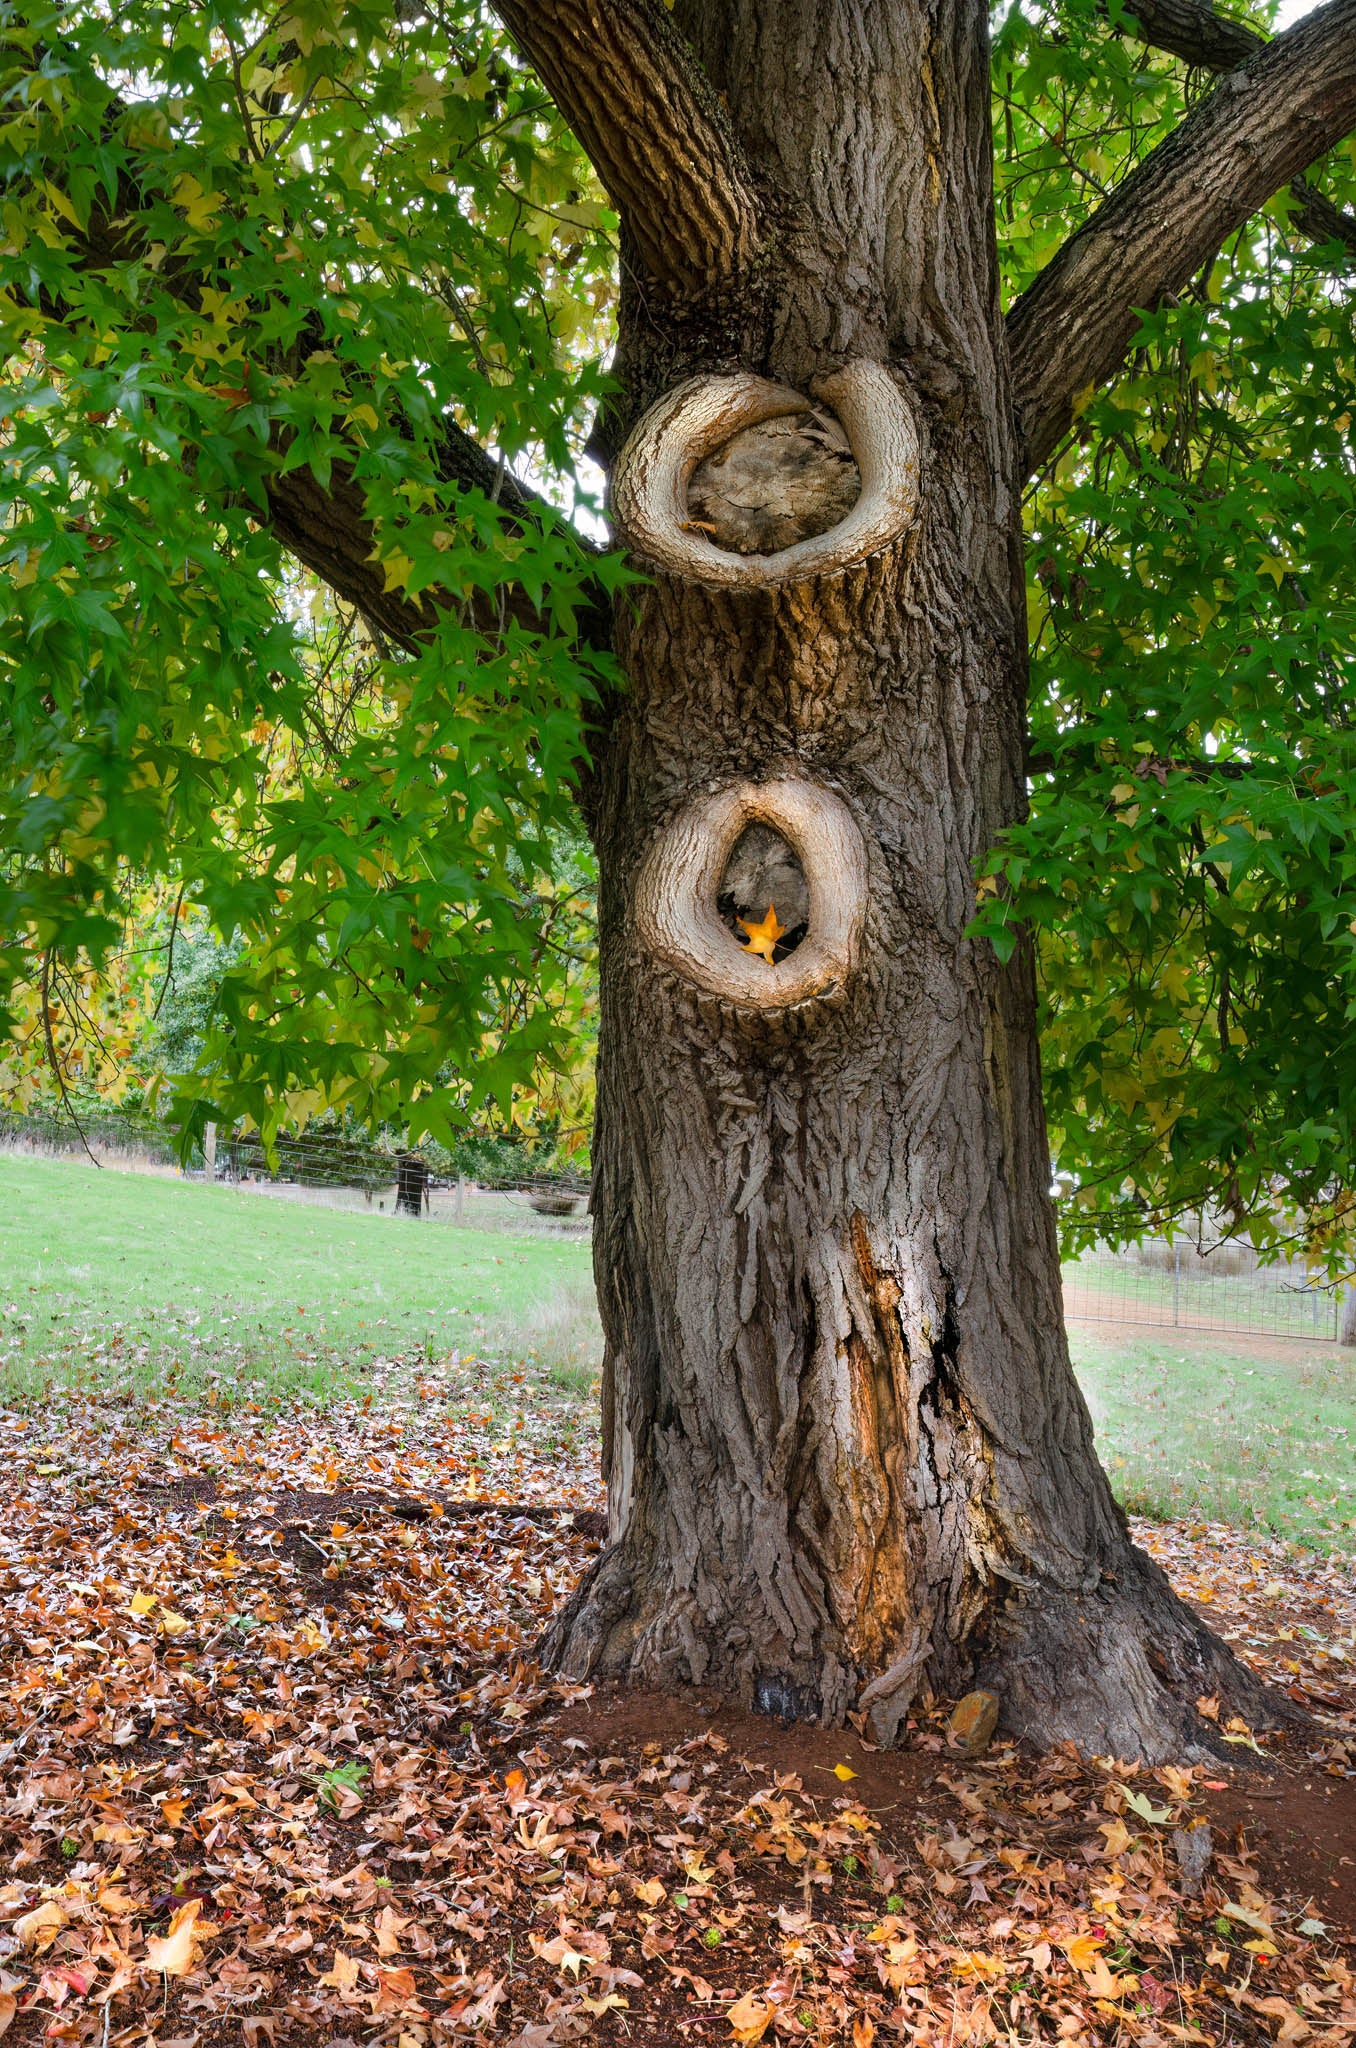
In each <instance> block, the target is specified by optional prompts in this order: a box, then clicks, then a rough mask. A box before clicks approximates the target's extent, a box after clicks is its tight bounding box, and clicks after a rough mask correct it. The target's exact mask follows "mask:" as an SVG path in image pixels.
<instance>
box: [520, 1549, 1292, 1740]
mask: <svg viewBox="0 0 1356 2048" xmlns="http://www.w3.org/2000/svg"><path fill="white" fill-rule="evenodd" d="M656 1592H657V1588H656V1587H655V1585H654V1580H653V1570H652V1566H650V1564H649V1561H648V1560H647V1561H642V1560H640V1559H639V1558H638V1557H637V1556H635V1555H630V1556H628V1555H627V1551H626V1546H625V1545H616V1546H614V1547H613V1548H611V1549H609V1550H605V1551H604V1552H603V1553H602V1555H601V1556H600V1557H599V1558H598V1559H597V1560H596V1561H595V1563H594V1564H593V1566H592V1567H591V1568H590V1570H589V1571H588V1573H587V1574H586V1575H585V1577H584V1579H583V1580H582V1581H581V1582H580V1584H579V1586H578V1587H577V1588H576V1589H575V1591H574V1593H573V1594H572V1595H571V1597H570V1599H569V1600H568V1601H567V1602H566V1604H565V1606H564V1607H563V1608H562V1609H561V1611H560V1613H559V1614H558V1615H557V1616H556V1618H555V1620H554V1621H553V1622H552V1623H551V1625H550V1627H549V1628H548V1629H547V1630H546V1632H545V1634H544V1635H543V1636H542V1638H541V1640H540V1642H539V1644H538V1655H539V1657H540V1659H541V1661H542V1663H543V1665H544V1666H545V1667H546V1668H547V1669H548V1670H551V1671H556V1672H560V1673H561V1674H562V1675H564V1676H566V1677H569V1678H571V1679H575V1680H577V1681H581V1682H582V1681H589V1680H604V1679H612V1680H621V1681H623V1682H625V1683H628V1684H631V1685H635V1686H639V1687H647V1688H657V1689H660V1690H666V1691H675V1690H678V1689H679V1688H681V1687H683V1686H686V1685H697V1686H704V1687H708V1688H712V1689H714V1690H716V1691H718V1692H724V1693H725V1694H726V1695H727V1696H728V1697H730V1698H731V1699H732V1700H735V1701H737V1702H738V1703H739V1704H740V1705H741V1706H743V1707H745V1708H752V1709H753V1710H754V1711H755V1712H759V1713H765V1714H768V1715H771V1716H773V1717H775V1718H777V1719H779V1720H782V1721H788V1722H789V1721H808V1722H818V1723H820V1724H824V1725H833V1726H841V1725H842V1724H843V1723H844V1722H846V1721H847V1720H848V1719H849V1717H851V1718H852V1719H853V1720H854V1722H855V1723H856V1725H858V1726H859V1727H862V1728H863V1729H864V1732H866V1733H867V1734H869V1735H870V1736H871V1738H872V1739H873V1740H874V1741H876V1742H877V1743H879V1744H880V1745H881V1746H883V1747H890V1746H892V1745H893V1744H894V1743H895V1742H896V1741H897V1740H898V1739H899V1735H900V1732H901V1730H902V1728H903V1726H904V1724H905V1720H906V1717H907V1715H908V1712H909V1709H910V1708H911V1706H913V1705H914V1704H915V1702H916V1701H917V1700H918V1698H919V1697H920V1696H929V1695H930V1696H936V1695H941V1696H942V1697H945V1698H954V1697H956V1696H957V1695H958V1694H959V1693H961V1692H964V1691H966V1690H967V1689H968V1688H969V1687H971V1686H975V1687H982V1688H983V1689H985V1690H986V1691H990V1692H993V1693H994V1694H996V1695H997V1697H998V1700H999V1702H1000V1727H1001V1728H1002V1730H1003V1731H1004V1732H1005V1733H1006V1734H1008V1735H1013V1736H1016V1737H1018V1738H1020V1739H1022V1740H1025V1741H1028V1742H1030V1743H1031V1744H1032V1746H1033V1747H1035V1748H1037V1749H1040V1750H1049V1749H1052V1748H1055V1747H1056V1746H1057V1745H1059V1744H1061V1743H1069V1742H1071V1743H1073V1744H1074V1745H1075V1746H1076V1747H1077V1748H1078V1749H1079V1750H1080V1751H1081V1752H1083V1753H1084V1754H1087V1755H1098V1756H1113V1757H1116V1758H1118V1759H1121V1760H1123V1761H1126V1762H1140V1763H1147V1764H1162V1763H1168V1762H1203V1761H1206V1760H1209V1759H1216V1760H1219V1759H1225V1760H1227V1761H1228V1762H1230V1763H1231V1764H1234V1765H1238V1764H1241V1763H1246V1762H1247V1760H1248V1757H1249V1754H1250V1752H1249V1749H1248V1747H1247V1744H1246V1740H1244V1741H1241V1742H1237V1743H1235V1744H1234V1745H1233V1746H1230V1747H1226V1746H1225V1744H1226V1740H1227V1732H1226V1731H1228V1727H1229V1723H1230V1722H1231V1721H1235V1720H1236V1721H1237V1722H1238V1723H1239V1724H1241V1725H1240V1728H1239V1729H1237V1730H1235V1731H1232V1732H1234V1733H1235V1734H1242V1733H1243V1731H1244V1730H1246V1731H1248V1732H1253V1731H1258V1730H1263V1729H1267V1728H1274V1727H1276V1726H1278V1725H1281V1724H1285V1723H1290V1724H1297V1723H1300V1722H1302V1721H1303V1720H1304V1718H1305V1717H1304V1716H1303V1715H1302V1714H1301V1713H1300V1712H1299V1711H1298V1710H1297V1709H1296V1708H1294V1707H1293V1706H1291V1705H1290V1703H1289V1702H1288V1701H1287V1700H1285V1699H1284V1698H1282V1697H1281V1696H1280V1695H1278V1694H1276V1693H1275V1692H1272V1691H1270V1690H1269V1689H1268V1688H1267V1687H1266V1686H1264V1685H1263V1684H1262V1682H1261V1680H1260V1679H1258V1678H1257V1677H1256V1676H1255V1675H1254V1673H1252V1672H1251V1671H1249V1670H1248V1669H1247V1667H1246V1666H1245V1665H1243V1664H1242V1663H1240V1662H1239V1660H1238V1658H1236V1657H1235V1656H1234V1654H1233V1652H1232V1650H1230V1649H1229V1647H1228V1646H1227V1644H1225V1643H1223V1642H1222V1641H1220V1639H1219V1638H1218V1637H1216V1636H1214V1635H1212V1634H1211V1632H1210V1630H1209V1629H1208V1628H1206V1626H1205V1624H1204V1623H1203V1622H1202V1621H1201V1620H1200V1619H1199V1618H1198V1617H1197V1616H1196V1615H1195V1614H1194V1613H1193V1612H1192V1610H1191V1609H1190V1608H1189V1607H1188V1606H1187V1605H1186V1604H1185V1602H1183V1601H1182V1600H1180V1599H1179V1598H1178V1596H1177V1595H1176V1594H1175V1593H1174V1592H1173V1590H1172V1588H1171V1586H1170V1585H1169V1583H1168V1580H1167V1578H1166V1576H1165V1575H1164V1573H1163V1572H1162V1571H1161V1570H1160V1568H1159V1567H1158V1566H1157V1565H1156V1564H1155V1563H1154V1562H1153V1560H1152V1559H1151V1558H1149V1557H1148V1556H1146V1554H1145V1553H1144V1552H1143V1551H1142V1550H1139V1549H1138V1548H1137V1547H1136V1546H1135V1545H1133V1544H1132V1543H1130V1542H1129V1540H1128V1539H1127V1541H1126V1543H1125V1545H1124V1548H1123V1550H1122V1551H1121V1553H1120V1554H1119V1555H1118V1557H1117V1559H1116V1567H1115V1571H1114V1573H1113V1572H1111V1571H1108V1570H1103V1571H1102V1573H1101V1575H1100V1577H1099V1578H1098V1579H1097V1580H1096V1582H1095V1583H1093V1584H1092V1585H1091V1586H1090V1587H1089V1589H1088V1590H1087V1591H1086V1592H1083V1593H1077V1594H1071V1593H1069V1592H1068V1591H1067V1590H1064V1589H1052V1588H1049V1587H1045V1588H1024V1589H1022V1590H1021V1591H1017V1592H1014V1591H1013V1590H1012V1589H1010V1588H1009V1589H1006V1590H1004V1589H996V1590H995V1595H994V1598H993V1600H992V1602H991V1603H990V1605H989V1606H988V1607H987V1608H986V1609H985V1610H984V1611H983V1613H982V1614H981V1615H980V1616H979V1618H978V1620H977V1622H976V1624H975V1626H974V1628H973V1630H972V1632H971V1635H970V1637H969V1639H968V1640H967V1641H966V1642H965V1643H962V1644H954V1643H949V1642H946V1643H942V1644H940V1645H938V1644H936V1643H933V1642H930V1641H929V1640H928V1639H927V1638H926V1636H925V1634H924V1632H923V1631H922V1630H921V1629H919V1630H917V1631H916V1632H915V1634H914V1637H913V1638H912V1640H911V1641H910V1642H909V1643H908V1644H907V1645H905V1646H904V1648H903V1652H902V1654H901V1656H900V1657H899V1658H898V1659H897V1660H896V1661H895V1662H894V1663H893V1664H892V1665H891V1666H890V1667H889V1668H888V1669H887V1670H885V1671H884V1672H881V1673H879V1674H876V1675H874V1676H873V1675H872V1674H870V1673H866V1674H863V1673H861V1672H859V1671H855V1670H853V1669H852V1668H851V1666H850V1665H849V1664H848V1663H846V1662H845V1661H844V1660H843V1659H842V1658H840V1657H838V1656H835V1655H834V1654H832V1653H831V1652H830V1653H829V1654H827V1655H825V1656H824V1657H823V1658H822V1660H821V1662H820V1663H819V1664H818V1665H817V1666H816V1667H815V1668H800V1669H796V1670H788V1669H786V1668H779V1662H778V1658H777V1653H776V1649H775V1647H774V1646H772V1645H769V1646H768V1651H767V1656H766V1661H764V1660H763V1659H762V1658H760V1656H759V1654H758V1651H757V1648H756V1646H755V1645H754V1644H753V1643H752V1642H751V1641H750V1640H748V1632H747V1631H745V1630H734V1631H730V1632H728V1633H727V1634H726V1636H725V1637H724V1639H720V1638H719V1637H718V1635H717V1633H716V1632H714V1631H711V1630H708V1629H707V1628H706V1627H704V1626H703V1623H702V1618H701V1617H700V1616H699V1614H698V1611H697V1609H696V1605H695V1602H693V1600H692V1599H691V1597H690V1596H689V1595H686V1594H682V1593H679V1594H673V1593H672V1592H670V1594H669V1597H668V1598H667V1599H662V1600H661V1599H656V1598H655V1597H654V1596H655V1593H656ZM1203 1708H1204V1709H1205V1711H1202V1709H1203Z"/></svg>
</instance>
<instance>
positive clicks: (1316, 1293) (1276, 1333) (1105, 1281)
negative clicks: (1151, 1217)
mask: <svg viewBox="0 0 1356 2048" xmlns="http://www.w3.org/2000/svg"><path fill="white" fill-rule="evenodd" d="M1064 1312H1065V1314H1066V1315H1067V1316H1071V1317H1074V1318H1075V1319H1081V1320H1084V1321H1089V1322H1115V1323H1146V1324H1169V1325H1171V1326H1172V1327H1174V1328H1176V1329H1187V1330H1229V1331H1233V1332H1235V1333H1236V1334H1238V1335H1240V1336H1243V1335H1252V1336H1262V1337H1295V1338H1301V1339H1308V1340H1309V1341H1310V1342H1313V1341H1315V1340H1320V1341H1321V1340H1324V1339H1328V1340H1335V1339H1336V1337H1337V1334H1338V1312H1339V1305H1338V1300H1337V1297H1336V1296H1335V1295H1334V1293H1333V1292H1332V1291H1331V1289H1328V1288H1324V1287H1322V1286H1315V1285H1314V1284H1313V1281H1312V1279H1311V1277H1310V1275H1309V1273H1308V1271H1307V1270H1306V1268H1305V1267H1304V1265H1303V1264H1302V1263H1301V1262H1300V1261H1299V1260H1286V1261H1283V1262H1281V1263H1279V1264H1277V1265H1271V1266H1263V1265H1262V1264H1260V1262H1259V1261H1258V1257H1257V1254H1256V1252H1255V1251H1253V1250H1252V1248H1251V1246H1248V1245H1242V1244H1238V1243H1231V1244H1221V1245H1216V1246H1214V1247H1213V1248H1212V1249H1210V1250H1208V1251H1198V1250H1197V1248H1196V1246H1195V1245H1194V1244H1192V1243H1190V1242H1183V1241H1181V1240H1178V1241H1176V1242H1174V1243H1172V1244H1168V1243H1166V1242H1165V1241H1164V1240H1162V1239H1152V1238H1151V1239H1147V1240H1146V1241H1145V1242H1144V1243H1143V1244H1141V1245H1136V1246H1133V1247H1132V1248H1130V1249H1129V1250H1127V1251H1121V1252H1113V1251H1103V1250H1098V1251H1094V1252H1086V1253H1085V1254H1084V1255H1083V1257H1082V1258H1080V1259H1078V1260H1071V1261H1070V1262H1069V1263H1068V1264H1066V1265H1065V1268H1064Z"/></svg>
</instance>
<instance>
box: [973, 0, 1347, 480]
mask: <svg viewBox="0 0 1356 2048" xmlns="http://www.w3.org/2000/svg"><path fill="white" fill-rule="evenodd" d="M1353 127H1356V0H1329V4H1328V5H1327V6H1326V7H1322V8H1319V9H1318V10H1317V11H1316V12H1315V13H1313V14H1311V15H1309V16H1308V17H1307V19H1305V20H1304V21H1301V22H1299V23H1297V25H1296V26H1295V27H1294V28H1292V29H1291V30H1289V32H1288V33H1287V34H1285V35H1283V36H1278V37H1277V38H1276V40H1275V41H1274V42H1271V43H1267V44H1265V45H1263V47H1262V48H1261V49H1260V50H1258V51H1257V52H1256V53H1255V54H1254V55H1253V56H1252V57H1250V58H1249V60H1248V61H1247V63H1246V64H1244V65H1243V66H1242V68H1241V69H1239V70H1236V71H1233V72H1231V73H1230V74H1229V75H1228V76H1227V77H1226V78H1225V79H1223V80H1222V81H1221V83H1220V84H1219V85H1218V86H1217V87H1216V89H1215V91H1214V92H1213V93H1212V94H1211V95H1210V98H1209V99H1208V100H1205V101H1204V102H1203V103H1202V104H1201V105H1200V106H1199V107H1197V108H1196V110H1195V112H1194V113H1192V114H1189V115H1188V116H1187V118H1186V120H1185V121H1183V122H1182V124H1181V126H1180V127H1179V128H1178V129H1177V130H1176V131H1175V133H1174V134H1172V135H1170V136H1169V137H1168V139H1167V141H1166V142H1164V143H1162V144H1160V146H1159V147H1158V148H1157V149H1156V150H1154V152H1153V154H1152V155H1151V156H1149V157H1146V159H1145V161H1144V162H1143V163H1142V164H1141V165H1140V166H1139V168H1138V169H1137V170H1136V171H1134V172H1132V173H1131V175H1130V176H1129V177H1128V178H1127V179H1126V180H1125V182H1124V184H1122V185H1119V186H1117V188H1116V190H1115V191H1114V192H1113V193H1112V194H1111V196H1110V198H1109V199H1108V200H1107V201H1106V203H1105V204H1104V205H1102V206H1100V207H1099V208H1098V209H1097V211H1096V213H1094V214H1093V215H1092V217H1091V219H1090V220H1088V221H1087V222H1085V224H1084V225H1083V226H1082V227H1081V228H1080V229H1079V230H1078V232H1077V233H1076V234H1075V235H1073V236H1071V237H1070V239H1069V240H1068V241H1067V242H1066V243H1065V244H1064V246H1063V248H1062V249H1061V250H1060V251H1059V254H1058V255H1057V256H1056V257H1055V258H1054V259H1053V260H1052V261H1051V262H1050V263H1049V264H1047V265H1046V268H1045V269H1044V270H1043V271H1042V272H1041V274H1040V276H1039V277H1038V278H1037V279H1036V280H1035V282H1034V283H1033V284H1031V285H1030V286H1029V287H1028V288H1027V290H1026V291H1025V292H1023V294H1022V296H1021V298H1020V299H1018V301H1017V303H1016V305H1015V306H1014V307H1013V308H1012V311H1011V312H1010V313H1009V315H1008V322H1007V325H1008V340H1009V348H1010V352H1011V359H1012V370H1013V400H1014V405H1015V408H1016V414H1017V422H1018V432H1019V436H1020V439H1021V442H1022V450H1023V456H1024V459H1025V462H1026V466H1027V468H1028V470H1032V469H1035V468H1038V467H1039V465H1040V464H1041V463H1042V462H1043V461H1044V460H1045V458H1046V456H1047V455H1049V453H1050V452H1051V450H1052V449H1053V448H1054V447H1055V446H1056V444H1057V443H1058V441H1059V439H1060V437H1061V435H1062V434H1063V433H1064V432H1065V430H1066V428H1067V427H1068V425H1069V422H1070V421H1071V419H1072V418H1073V416H1074V409H1075V404H1076V402H1077V399H1078V398H1079V396H1080V394H1081V393H1083V392H1085V391H1088V390H1090V389H1093V388H1095V387H1096V386H1097V385H1099V384H1102V383H1105V381H1106V380H1107V379H1108V378H1109V377H1111V376H1112V375H1113V374H1114V372H1115V371H1116V369H1117V367H1118V366H1119V364H1120V363H1121V361H1122V360H1123V358H1124V356H1125V354H1126V351H1127V349H1128V348H1129V346H1130V343H1131V340H1132V338H1133V336H1134V332H1135V326H1136V322H1137V317H1138V314H1139V312H1140V311H1141V310H1152V309H1153V308H1155V307H1157V306H1158V305H1160V304H1161V303H1162V301H1163V299H1164V298H1165V297H1166V296H1167V294H1168V293H1170V292H1176V291H1180V289H1181V288H1182V286H1183V285H1185V284H1186V283H1187V281H1188V279H1189V278H1191V277H1192V276H1193V275H1194V273H1195V272H1196V271H1197V270H1199V268H1200V267H1201V265H1202V264H1203V263H1205V262H1206V261H1207V260H1208V259H1209V258H1210V257H1211V256H1212V255H1214V253H1215V251H1216V250H1217V249H1218V248H1219V247H1220V245H1221V243H1222V242H1223V241H1224V240H1225V239H1226V237H1227V236H1228V235H1230V234H1232V233H1233V232H1234V230H1235V229H1236V228H1240V227H1242V225H1243V224H1244V222H1245V221H1246V220H1247V219H1248V218H1249V216H1250V215H1251V214H1253V213H1255V212H1256V211H1257V209H1258V207H1259V206H1264V205H1265V204H1266V202H1267V200H1268V199H1270V198H1271V196H1272V194H1273V193H1275V192H1277V191H1279V190H1280V188H1281V187H1282V186H1283V185H1285V184H1287V183H1288V182H1289V180H1290V179H1291V178H1293V177H1294V176H1295V174H1296V172H1297V171H1299V170H1301V169H1302V168H1303V167H1304V166H1305V165H1306V164H1311V163H1313V162H1315V161H1316V160H1317V159H1318V158H1319V157H1321V156H1323V155H1324V154H1325V153H1326V152H1327V151H1328V150H1329V149H1331V148H1332V147H1333V146H1334V145H1335V144H1336V143H1338V142H1340V141H1341V140H1342V138H1343V137H1344V136H1345V135H1347V134H1349V133H1350V131H1351V129H1352V128H1353Z"/></svg>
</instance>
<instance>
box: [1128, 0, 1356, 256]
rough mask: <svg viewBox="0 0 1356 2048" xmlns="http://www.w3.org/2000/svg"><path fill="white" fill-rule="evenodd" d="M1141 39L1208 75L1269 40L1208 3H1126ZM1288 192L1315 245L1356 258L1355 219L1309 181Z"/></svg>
mask: <svg viewBox="0 0 1356 2048" xmlns="http://www.w3.org/2000/svg"><path fill="white" fill-rule="evenodd" d="M1127 7H1128V11H1129V12H1130V14H1131V15H1132V16H1133V18H1134V24H1135V28H1136V30H1137V31H1138V33H1139V36H1140V39H1141V41H1143V42H1146V43H1148V44H1149V46H1150V48H1151V49H1155V50H1166V51H1167V52H1168V54H1169V55H1170V56H1173V57H1181V58H1182V59H1183V61H1184V62H1185V63H1187V64H1198V65H1201V66H1202V67H1203V68H1204V69H1205V70H1207V71H1234V70H1236V69H1237V68H1238V66H1239V65H1240V64H1246V63H1247V61H1248V59H1249V58H1250V57H1255V56H1256V54H1257V52H1258V51H1259V50H1264V49H1265V48H1266V46H1267V38H1266V37H1265V36H1260V35H1258V33H1257V31H1256V29H1252V28H1246V27H1245V26H1244V24H1243V23H1242V22H1241V21H1228V20H1226V19H1225V18H1224V16H1223V15H1219V14H1216V13H1215V11H1214V9H1213V8H1212V7H1210V6H1207V5H1206V4H1205V0H1127ZM1290 190H1291V193H1292V195H1293V197H1294V201H1295V209H1294V213H1293V216H1292V218H1293V219H1294V221H1295V224H1296V226H1297V227H1299V228H1301V229H1302V230H1303V232H1304V233H1305V234H1306V235H1309V236H1311V237H1312V239H1313V240H1314V241H1315V242H1341V243H1343V244H1344V246H1345V247H1346V248H1347V249H1349V250H1350V252H1351V254H1352V255H1353V256H1356V218H1353V217H1352V215H1351V214H1349V213H1343V211H1342V209H1341V207H1340V206H1334V205H1333V203H1332V201H1331V199H1328V198H1326V197H1325V196H1324V194H1323V193H1322V192H1320V191H1318V190H1317V188H1316V187H1315V186H1313V185H1311V184H1310V183H1309V181H1308V179H1307V178H1293V179H1292V180H1291V183H1290Z"/></svg>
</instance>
